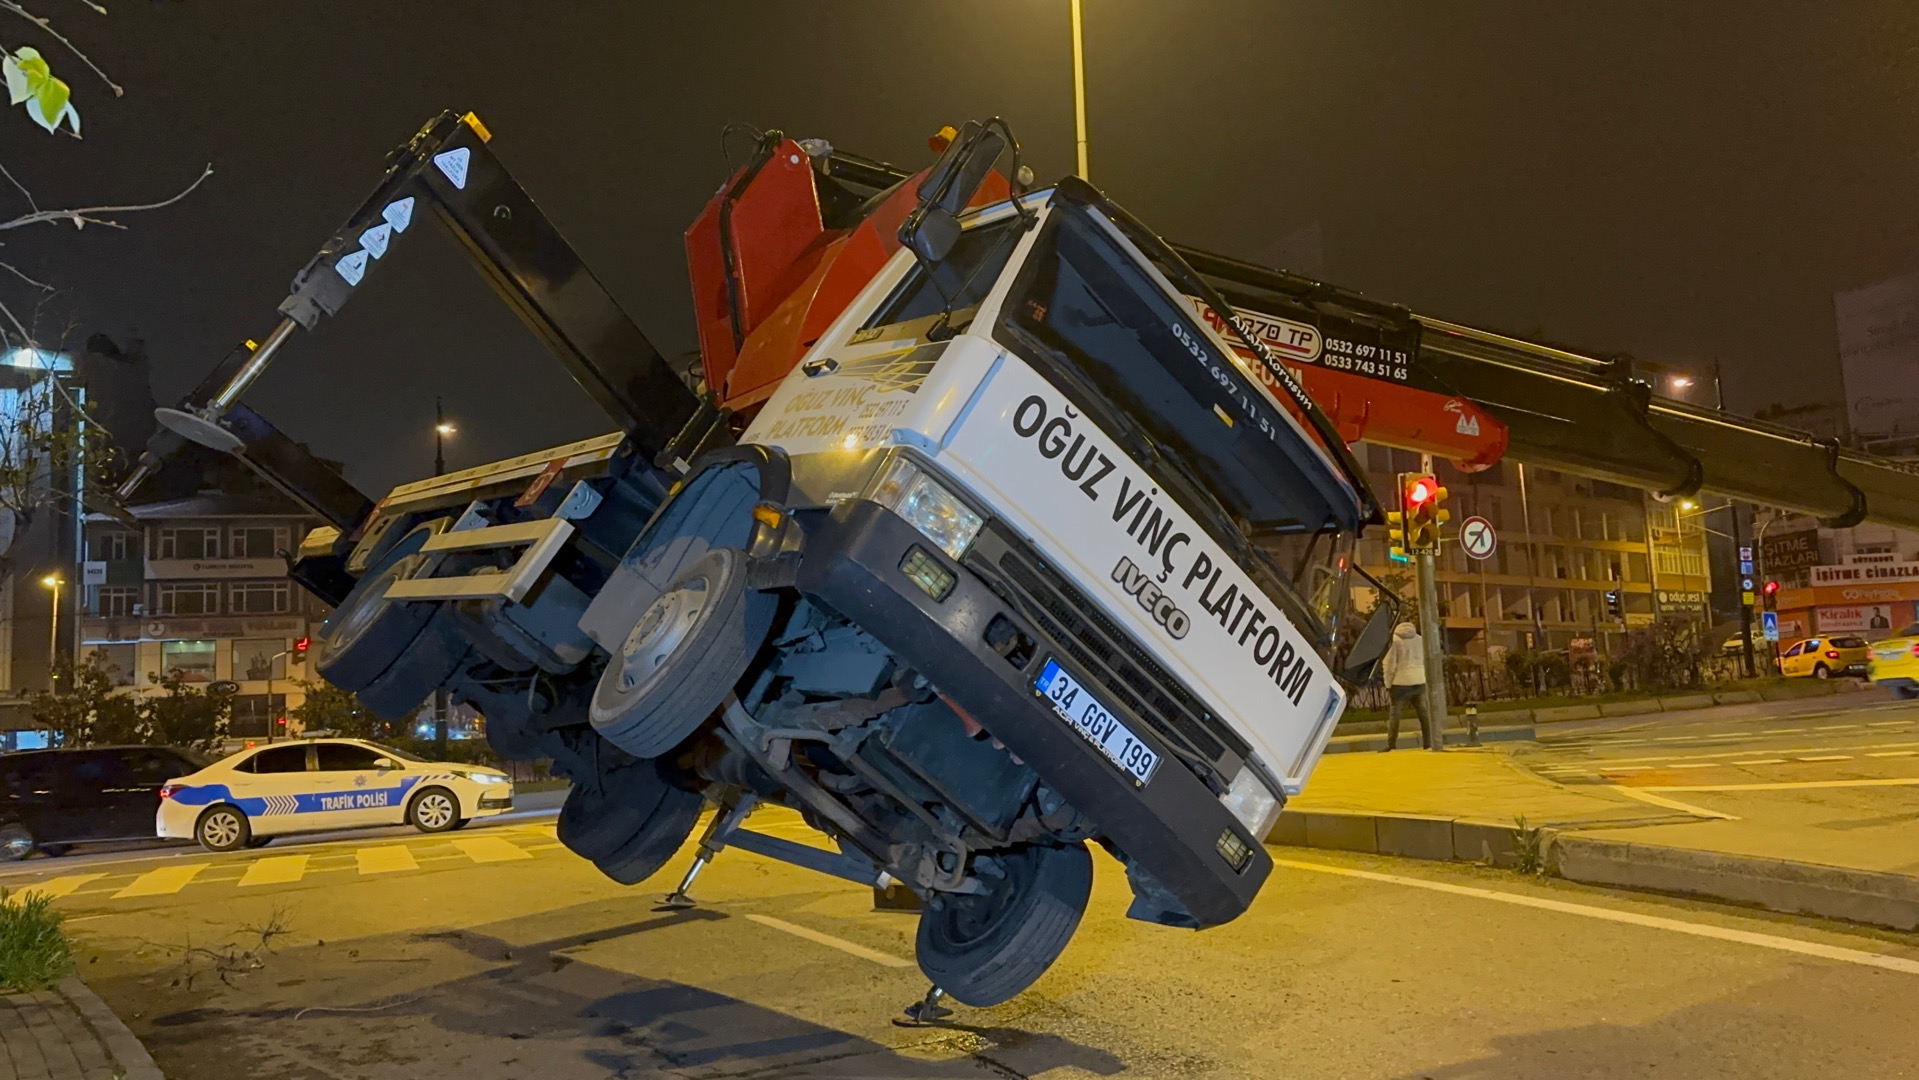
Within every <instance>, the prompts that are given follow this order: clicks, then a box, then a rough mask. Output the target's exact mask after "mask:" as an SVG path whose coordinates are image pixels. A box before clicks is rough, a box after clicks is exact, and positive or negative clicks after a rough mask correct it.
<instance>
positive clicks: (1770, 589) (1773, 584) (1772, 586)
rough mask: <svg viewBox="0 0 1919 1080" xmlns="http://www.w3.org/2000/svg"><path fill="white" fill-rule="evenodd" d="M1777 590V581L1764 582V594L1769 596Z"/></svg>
mask: <svg viewBox="0 0 1919 1080" xmlns="http://www.w3.org/2000/svg"><path fill="white" fill-rule="evenodd" d="M1778 591H1779V583H1778V582H1777V581H1768V582H1766V595H1767V596H1771V595H1772V594H1773V593H1776V592H1778Z"/></svg>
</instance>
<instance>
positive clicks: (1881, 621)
mask: <svg viewBox="0 0 1919 1080" xmlns="http://www.w3.org/2000/svg"><path fill="white" fill-rule="evenodd" d="M1892 617H1893V611H1892V605H1891V604H1854V605H1849V606H1847V607H1822V608H1820V609H1819V614H1818V619H1819V632H1820V633H1822V634H1832V633H1840V632H1844V631H1851V632H1853V633H1859V634H1867V633H1872V632H1873V631H1879V632H1882V633H1883V632H1886V631H1890V630H1891V629H1892Z"/></svg>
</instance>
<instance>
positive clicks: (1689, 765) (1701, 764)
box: [1663, 761, 1721, 769]
mask: <svg viewBox="0 0 1919 1080" xmlns="http://www.w3.org/2000/svg"><path fill="white" fill-rule="evenodd" d="M1720 764H1721V762H1717V761H1683V762H1680V763H1679V764H1677V765H1666V766H1663V768H1667V769H1717V768H1718V767H1719V766H1720Z"/></svg>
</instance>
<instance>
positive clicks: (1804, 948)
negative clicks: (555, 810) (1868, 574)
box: [747, 781, 1919, 975]
mask: <svg viewBox="0 0 1919 1080" xmlns="http://www.w3.org/2000/svg"><path fill="white" fill-rule="evenodd" d="M1915 782H1919V781H1915ZM1273 865H1274V866H1284V867H1288V868H1289V869H1293V870H1307V871H1311V872H1312V873H1315V874H1336V875H1338V876H1340V877H1351V878H1362V879H1364V880H1366V881H1378V882H1384V883H1386V884H1388V885H1405V886H1409V887H1411V888H1415V889H1430V890H1432V891H1433V892H1443V893H1451V894H1452V895H1454V896H1467V897H1472V898H1473V899H1476V900H1493V901H1497V902H1499V903H1502V904H1513V905H1516V906H1518V907H1529V908H1537V909H1539V910H1541V911H1556V912H1559V913H1561V914H1565V915H1579V916H1582V917H1584V918H1588V919H1600V920H1603V921H1605V922H1615V923H1624V924H1626V925H1628V926H1643V927H1646V928H1648V929H1653V930H1669V931H1671V932H1673V933H1675V934H1690V935H1692V936H1693V937H1702V938H1711V939H1713V940H1715V941H1730V942H1735V943H1738V944H1741V945H1755V946H1758V947H1759V948H1762V949H1774V950H1777V951H1779V952H1787V953H1797V954H1798V955H1800V956H1813V957H1818V958H1819V959H1821V960H1836V961H1838V962H1840V963H1843V964H1858V965H1861V966H1863V967H1876V968H1882V969H1884V970H1886V971H1898V972H1902V973H1904V974H1907V975H1919V960H1915V959H1912V958H1911V957H1905V956H1892V955H1889V954H1887V953H1878V952H1869V951H1867V950H1865V949H1848V948H1845V947H1844V946H1840V945H1826V944H1823V943H1820V942H1817V941H1801V940H1799V939H1798V938H1789V937H1780V936H1779V935H1777V934H1760V933H1755V932H1753V931H1751V930H1735V929H1733V928H1732V927H1729V926H1713V925H1711V924H1709V923H1692V922H1686V921H1684V920H1682V919H1669V918H1666V917H1664V916H1661V915H1642V914H1640V913H1639V912H1637V911H1620V910H1617V909H1614V908H1604V907H1597V906H1595V905H1592V904H1574V903H1569V902H1567V901H1565V900H1552V899H1548V898H1547V897H1543V896H1530V895H1527V894H1525V893H1511V892H1504V891H1502V890H1499V889H1482V888H1477V887H1475V886H1471V885H1454V884H1452V883H1451V882H1446V881H1429V880H1427V879H1425V878H1415V877H1401V876H1399V875H1397V874H1380V873H1375V872H1373V871H1371V870H1353V869H1348V868H1347V867H1344V866H1328V865H1326V864H1324V863H1311V862H1297V861H1295V860H1292V859H1274V860H1273ZM747 917H748V918H752V916H750V915H749V916H747Z"/></svg>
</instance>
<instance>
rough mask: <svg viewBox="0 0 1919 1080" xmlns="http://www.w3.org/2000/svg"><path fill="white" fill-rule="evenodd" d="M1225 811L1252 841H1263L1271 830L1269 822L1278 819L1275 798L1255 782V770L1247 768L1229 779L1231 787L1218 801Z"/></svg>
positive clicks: (1262, 782) (1267, 789) (1270, 792)
mask: <svg viewBox="0 0 1919 1080" xmlns="http://www.w3.org/2000/svg"><path fill="white" fill-rule="evenodd" d="M1219 801H1220V802H1223V803H1225V804H1226V809H1228V810H1231V811H1232V812H1233V816H1234V817H1236V818H1238V819H1239V820H1240V823H1241V824H1243V825H1245V826H1246V829H1247V831H1249V832H1251V833H1252V834H1253V839H1255V840H1264V839H1266V834H1267V833H1269V832H1271V831H1272V829H1273V820H1274V819H1275V818H1277V817H1279V796H1277V795H1275V794H1273V789H1272V788H1269V787H1267V786H1266V781H1264V780H1261V779H1260V778H1259V770H1257V769H1255V768H1253V767H1252V766H1251V765H1247V766H1245V767H1243V768H1241V769H1240V770H1239V775H1238V776H1235V777H1233V786H1232V787H1229V788H1227V789H1226V794H1224V795H1221V796H1220V797H1219Z"/></svg>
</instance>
